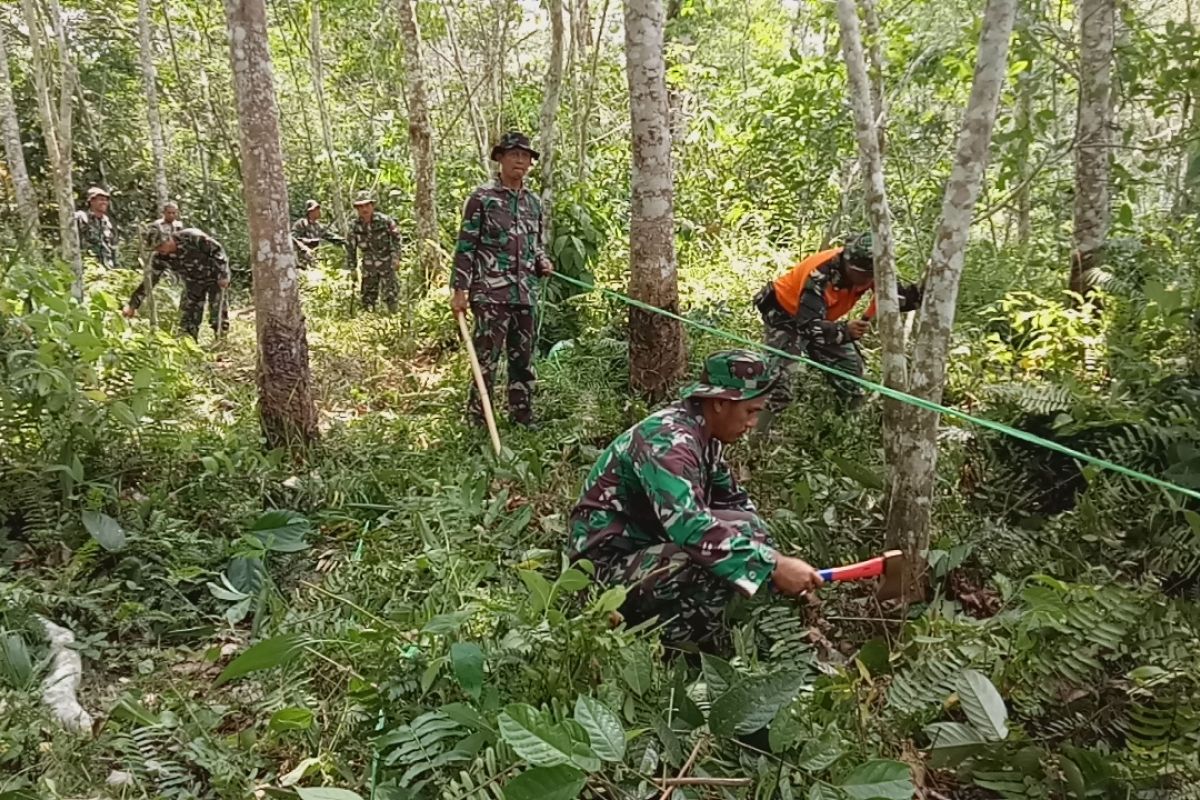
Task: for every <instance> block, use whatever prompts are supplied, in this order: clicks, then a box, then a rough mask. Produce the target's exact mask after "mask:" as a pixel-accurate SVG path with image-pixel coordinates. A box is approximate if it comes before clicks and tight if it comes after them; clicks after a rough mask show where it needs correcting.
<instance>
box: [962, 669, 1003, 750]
mask: <svg viewBox="0 0 1200 800" xmlns="http://www.w3.org/2000/svg"><path fill="white" fill-rule="evenodd" d="M956 689H957V691H958V702H959V703H960V704H961V705H962V709H963V713H965V714H966V715H967V720H968V721H969V722H970V723H971V724H972V725H973V726H974V727H975V730H977V731H979V733H980V734H981V735H982V736H983V737H984V738H986V739H988V740H989V741H993V742H998V741H1000V740H1001V739H1004V738H1005V737H1007V736H1008V724H1007V721H1008V709H1007V708H1005V707H1004V699H1003V698H1002V697H1000V692H998V691H997V690H996V687H995V686H993V685H992V682H991V681H990V680H988V678H987V676H986V675H984V674H983V673H981V672H978V671H977V670H973V669H964V670H963V671H962V672H961V673H959V676H958V681H957V683H956Z"/></svg>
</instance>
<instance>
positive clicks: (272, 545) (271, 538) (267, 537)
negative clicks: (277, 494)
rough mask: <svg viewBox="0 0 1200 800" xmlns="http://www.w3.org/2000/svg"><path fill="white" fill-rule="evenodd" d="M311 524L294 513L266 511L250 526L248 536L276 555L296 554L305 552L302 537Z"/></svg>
mask: <svg viewBox="0 0 1200 800" xmlns="http://www.w3.org/2000/svg"><path fill="white" fill-rule="evenodd" d="M311 529H312V523H310V522H309V521H308V519H307V518H305V517H304V516H302V515H300V514H298V513H296V512H295V511H282V510H275V511H268V512H266V513H265V514H263V515H262V516H260V517H259V518H258V519H257V520H255V522H254V524H253V525H251V526H250V535H251V536H253V537H254V538H256V539H258V540H259V541H260V542H262V546H263V547H265V548H266V549H267V550H273V551H275V552H277V553H296V552H299V551H300V550H307V549H308V543H307V542H305V541H304V535H305V534H306V533H308V532H309V531H310V530H311Z"/></svg>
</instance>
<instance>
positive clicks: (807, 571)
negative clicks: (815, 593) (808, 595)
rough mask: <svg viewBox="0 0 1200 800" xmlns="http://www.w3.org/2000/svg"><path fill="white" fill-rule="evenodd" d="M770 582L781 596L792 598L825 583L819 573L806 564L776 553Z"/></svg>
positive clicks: (797, 559)
mask: <svg viewBox="0 0 1200 800" xmlns="http://www.w3.org/2000/svg"><path fill="white" fill-rule="evenodd" d="M771 582H772V583H773V584H775V588H776V589H778V590H779V591H780V592H782V593H783V594H786V595H789V596H793V597H794V596H796V595H801V594H804V593H805V592H808V591H811V590H813V589H816V588H817V587H819V586H820V585H821V584H823V583H824V582H825V581H823V580H821V573H819V572H818V571H817V570H815V569H813V568H812V567H811V566H809V564H808V563H807V562H805V561H802V560H801V559H799V558H792V557H791V556H785V555H783V554H782V553H777V554H776V555H775V570H774V571H773V572H772V573H771Z"/></svg>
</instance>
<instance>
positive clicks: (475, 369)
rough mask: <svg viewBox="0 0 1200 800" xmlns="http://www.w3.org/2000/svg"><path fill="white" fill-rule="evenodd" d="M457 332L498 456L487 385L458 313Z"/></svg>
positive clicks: (461, 317)
mask: <svg viewBox="0 0 1200 800" xmlns="http://www.w3.org/2000/svg"><path fill="white" fill-rule="evenodd" d="M454 316H455V318H456V319H458V332H459V333H460V334H461V335H462V340H463V344H465V345H466V346H467V357H468V358H470V359H471V374H472V375H474V376H475V389H476V390H477V391H478V392H479V402H480V403H481V404H482V405H483V420H484V422H486V423H487V429H488V435H489V436H491V438H492V449H493V450H495V451H496V456H497V457H499V456H500V432H499V431H498V430H496V417H495V416H494V415H493V414H492V398H491V395H489V394H488V390H487V384H486V383H484V382H483V369H482V368H481V367H480V366H479V356H477V355H476V354H475V342H474V341H472V339H471V331H470V330H468V328H467V315H466V314H463V313H462V312H458V313H456V314H455V315H454Z"/></svg>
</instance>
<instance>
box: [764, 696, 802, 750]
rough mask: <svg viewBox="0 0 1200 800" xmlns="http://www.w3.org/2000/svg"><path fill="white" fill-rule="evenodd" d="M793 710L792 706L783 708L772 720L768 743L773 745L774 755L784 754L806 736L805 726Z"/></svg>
mask: <svg viewBox="0 0 1200 800" xmlns="http://www.w3.org/2000/svg"><path fill="white" fill-rule="evenodd" d="M792 709H793V706H792V705H786V706H783V707H782V708H780V709H779V711H778V713H776V714H775V718H774V719H772V720H771V727H770V728H769V729H768V736H767V741H768V742H769V743H770V745H771V752H772V753H782V752H784V751H785V750H790V749H791V748H792V746H793V745H795V744H796V742H798V741H800V737H801V736H803V735H804V732H805V726H804V725H803V724H802V723H801V722H800V719H799V718H798V717H797V716H796V714H795V713H793V711H792Z"/></svg>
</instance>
